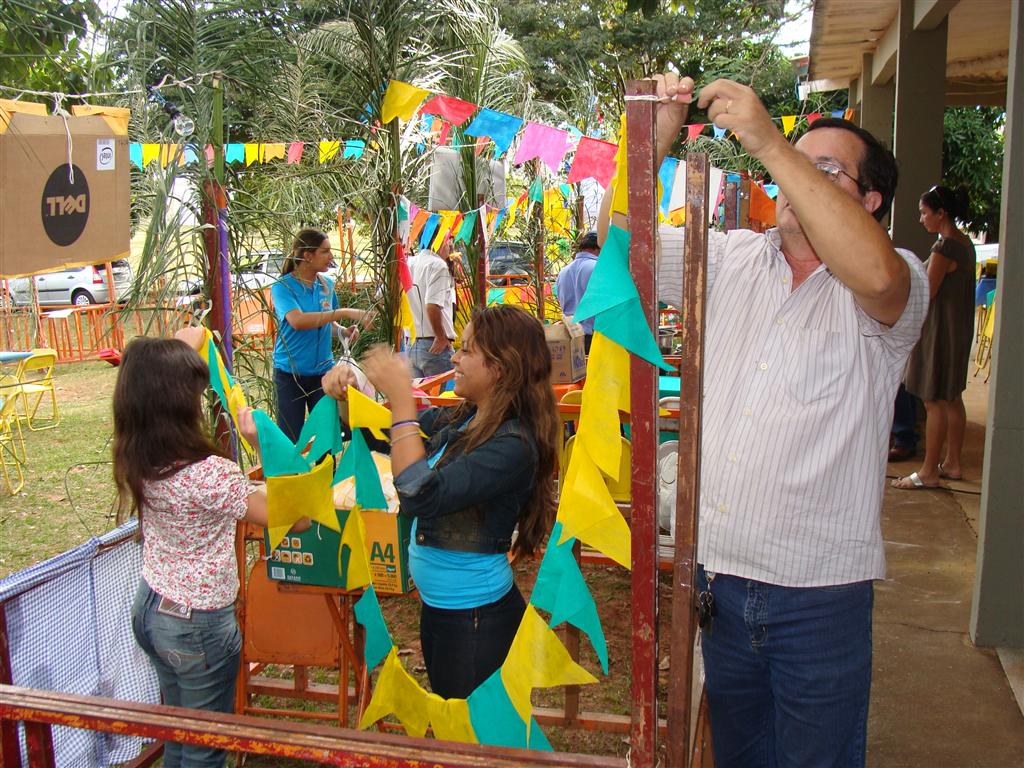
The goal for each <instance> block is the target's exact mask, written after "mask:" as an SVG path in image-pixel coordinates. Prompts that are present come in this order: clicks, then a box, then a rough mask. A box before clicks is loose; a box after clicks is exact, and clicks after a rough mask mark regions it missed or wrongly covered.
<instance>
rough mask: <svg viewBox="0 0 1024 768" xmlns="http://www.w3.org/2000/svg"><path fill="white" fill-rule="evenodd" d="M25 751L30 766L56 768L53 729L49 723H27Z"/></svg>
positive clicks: (30, 767)
mask: <svg viewBox="0 0 1024 768" xmlns="http://www.w3.org/2000/svg"><path fill="white" fill-rule="evenodd" d="M25 751H26V752H28V764H29V768H56V766H57V763H56V761H55V760H54V758H53V731H52V729H51V726H50V724H49V723H29V722H26V723H25Z"/></svg>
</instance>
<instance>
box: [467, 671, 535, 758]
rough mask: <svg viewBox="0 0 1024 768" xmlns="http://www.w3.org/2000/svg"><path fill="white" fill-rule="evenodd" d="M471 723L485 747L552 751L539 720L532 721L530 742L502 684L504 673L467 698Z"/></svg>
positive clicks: (485, 683)
mask: <svg viewBox="0 0 1024 768" xmlns="http://www.w3.org/2000/svg"><path fill="white" fill-rule="evenodd" d="M467 702H468V703H469V722H470V723H471V724H472V726H473V732H474V733H475V734H476V738H477V740H478V741H479V742H480V743H481V744H490V745H491V746H494V747H519V748H520V749H540V750H544V751H547V752H550V751H552V750H551V743H550V742H549V741H548V739H547V737H546V736H545V735H544V732H543V731H542V730H541V729H540V725H538V724H537V721H536V720H535V719H533V718H532V717H531V718H530V741H529V743H527V741H526V723H524V722H523V719H522V718H521V717H519V713H518V712H516V709H515V707H513V706H512V701H511V699H509V697H508V693H506V692H505V684H504V683H503V682H502V681H501V670H500V669H498V670H495V672H494V674H492V675H491V676H490V677H489V678H487V679H486V680H485V681H484V682H482V683H480V685H478V686H477V687H476V690H474V691H473V692H472V693H471V694H469V697H468V699H467Z"/></svg>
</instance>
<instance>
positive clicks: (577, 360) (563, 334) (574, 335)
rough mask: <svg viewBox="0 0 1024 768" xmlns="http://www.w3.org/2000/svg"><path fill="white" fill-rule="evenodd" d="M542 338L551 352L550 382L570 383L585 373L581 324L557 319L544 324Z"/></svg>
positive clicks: (585, 360)
mask: <svg viewBox="0 0 1024 768" xmlns="http://www.w3.org/2000/svg"><path fill="white" fill-rule="evenodd" d="M544 338H545V339H546V340H547V342H548V349H549V350H550V352H551V383H552V384H572V383H573V382H576V381H579V380H580V379H582V378H583V377H584V376H586V375H587V355H586V348H585V347H584V340H583V327H582V326H580V325H579V324H578V323H567V322H565V321H564V320H559V321H558V322H557V323H551V324H550V325H545V326H544Z"/></svg>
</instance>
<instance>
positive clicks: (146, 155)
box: [142, 144, 160, 168]
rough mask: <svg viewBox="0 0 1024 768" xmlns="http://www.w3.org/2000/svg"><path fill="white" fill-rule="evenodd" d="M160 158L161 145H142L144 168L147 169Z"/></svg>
mask: <svg viewBox="0 0 1024 768" xmlns="http://www.w3.org/2000/svg"><path fill="white" fill-rule="evenodd" d="M159 158H160V145H159V144H143V145H142V167H143V168H145V167H146V166H147V165H149V164H150V163H152V162H153V161H154V160H158V159H159Z"/></svg>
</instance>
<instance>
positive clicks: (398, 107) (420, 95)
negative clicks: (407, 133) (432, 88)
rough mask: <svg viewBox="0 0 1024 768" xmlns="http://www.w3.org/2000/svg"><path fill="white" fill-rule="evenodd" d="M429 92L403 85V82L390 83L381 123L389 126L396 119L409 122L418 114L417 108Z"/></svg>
mask: <svg viewBox="0 0 1024 768" xmlns="http://www.w3.org/2000/svg"><path fill="white" fill-rule="evenodd" d="M428 93H429V91H426V90H424V89H423V88H417V87H416V86H415V85H409V83H403V82H402V81H401V80H391V81H389V82H388V90H387V91H386V92H385V94H384V103H383V104H382V105H381V108H380V121H381V122H382V123H383V124H384V125H387V124H388V123H390V122H391V121H392V120H394V119H395V118H396V117H397V118H399V119H401V120H405V121H406V122H408V121H409V120H412V116H413V115H414V114H416V108H417V107H418V106H419V105H420V104H421V103H422V102H423V100H424V99H425V98H426V97H427V94H428Z"/></svg>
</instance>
